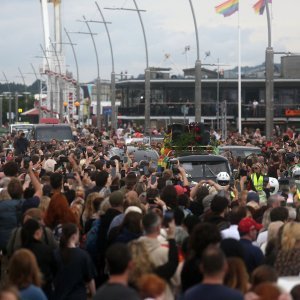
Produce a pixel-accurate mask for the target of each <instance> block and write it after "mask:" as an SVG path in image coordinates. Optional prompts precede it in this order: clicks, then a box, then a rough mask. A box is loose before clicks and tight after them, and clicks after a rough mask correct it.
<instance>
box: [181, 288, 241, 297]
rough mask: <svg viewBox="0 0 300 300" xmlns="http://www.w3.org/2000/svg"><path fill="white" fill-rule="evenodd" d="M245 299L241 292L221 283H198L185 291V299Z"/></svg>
mask: <svg viewBox="0 0 300 300" xmlns="http://www.w3.org/2000/svg"><path fill="white" fill-rule="evenodd" d="M195 299H198V300H201V299H203V300H206V299H209V300H220V299H222V300H243V299H244V297H243V295H242V293H241V292H239V291H236V290H234V289H231V288H228V287H226V286H224V285H221V284H197V285H195V286H193V287H192V288H190V289H188V290H187V291H186V292H185V293H184V300H195Z"/></svg>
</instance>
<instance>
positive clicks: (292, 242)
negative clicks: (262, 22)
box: [274, 222, 300, 276]
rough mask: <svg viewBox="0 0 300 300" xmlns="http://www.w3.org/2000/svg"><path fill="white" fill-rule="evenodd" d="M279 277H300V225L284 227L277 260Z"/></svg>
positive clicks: (292, 223)
mask: <svg viewBox="0 0 300 300" xmlns="http://www.w3.org/2000/svg"><path fill="white" fill-rule="evenodd" d="M274 266H275V269H276V271H277V272H278V275H279V276H298V275H299V273H300V223H296V222H289V223H287V224H285V225H284V227H283V231H282V237H281V248H280V250H279V252H278V254H277V257H276V260H275V265H274Z"/></svg>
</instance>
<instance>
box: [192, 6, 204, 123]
mask: <svg viewBox="0 0 300 300" xmlns="http://www.w3.org/2000/svg"><path fill="white" fill-rule="evenodd" d="M189 3H190V7H191V11H192V15H193V21H194V27H195V37H196V46H197V60H196V62H195V122H201V105H202V86H201V80H202V72H201V60H200V48H199V34H198V26H197V19H196V15H195V10H194V6H193V2H192V0H189Z"/></svg>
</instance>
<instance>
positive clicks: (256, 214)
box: [0, 126, 300, 300]
mask: <svg viewBox="0 0 300 300" xmlns="http://www.w3.org/2000/svg"><path fill="white" fill-rule="evenodd" d="M132 133H133V129H126V130H118V131H116V132H113V131H111V132H106V131H100V130H98V129H97V128H93V127H90V126H85V127H84V128H83V129H74V131H73V135H74V141H69V142H58V141H56V140H55V137H54V138H53V140H52V141H51V142H49V143H44V142H36V141H35V142H34V141H27V139H26V137H25V135H24V133H23V132H18V133H15V134H9V135H7V136H4V137H2V138H1V139H0V155H1V162H0V250H1V258H0V259H1V261H0V262H1V289H0V300H8V299H11V300H12V299H14V300H16V299H24V300H31V299H32V300H40V299H41V300H44V299H50V300H51V299H55V300H67V299H69V300H84V299H95V300H100V299H101V300H102V299H108V300H109V299H112V300H118V299H132V300H135V299H157V300H169V299H170V300H172V299H179V300H180V299H183V300H194V299H195V300H196V299H210V300H214V299H224V300H227V299H228V300H229V299H230V300H235V299H236V300H238V299H246V300H256V299H257V300H269V299H270V300H276V299H278V300H284V299H286V300H299V299H300V277H298V276H299V273H300V255H299V254H300V214H299V212H300V211H299V207H300V163H299V156H300V152H299V151H300V148H299V147H300V136H299V135H298V134H297V133H296V131H295V129H293V128H292V129H291V128H289V129H288V130H286V131H285V132H280V130H279V128H276V129H275V130H274V138H273V140H272V141H267V140H266V138H265V137H263V136H262V135H261V133H260V131H259V129H257V130H253V131H252V130H250V129H247V128H246V129H245V130H244V132H243V134H242V135H241V134H238V133H236V132H232V133H229V135H228V138H227V139H226V140H222V137H221V135H220V134H219V133H216V132H215V131H214V130H211V136H212V139H213V140H216V139H217V140H218V144H220V145H242V146H249V145H255V146H259V147H260V148H261V149H262V152H261V154H258V155H254V154H253V155H250V156H248V157H246V158H243V157H237V156H234V155H232V153H231V152H230V150H228V151H226V152H225V153H223V155H224V156H225V157H227V159H228V161H229V163H230V165H231V169H232V170H235V172H234V174H233V175H232V176H231V174H228V173H226V172H220V173H219V174H218V176H217V177H216V181H213V180H208V179H205V178H204V179H203V180H201V181H199V182H198V183H194V184H192V183H191V182H190V181H189V178H188V176H187V174H186V170H185V169H184V167H183V166H181V165H180V164H179V162H177V165H176V173H175V171H174V165H173V166H172V167H171V166H168V165H166V166H165V167H164V168H162V167H161V166H158V165H157V162H154V161H149V160H147V161H146V160H143V161H137V160H136V157H135V153H134V152H128V150H127V148H126V144H125V139H124V138H125V137H127V136H129V135H131V134H132ZM154 133H158V131H157V130H155V132H154ZM160 133H163V130H160ZM140 146H144V145H140ZM111 147H119V148H120V149H124V153H125V156H124V158H123V157H122V158H121V157H120V156H118V155H114V156H110V155H109V149H110V148H111ZM152 148H153V149H155V150H157V152H158V153H160V152H161V149H162V148H163V144H162V143H161V142H157V143H156V144H155V145H152ZM125 158H126V159H125ZM146 170H147V172H146ZM288 276H293V277H288ZM291 278H292V279H291Z"/></svg>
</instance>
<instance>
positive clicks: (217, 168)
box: [204, 161, 228, 177]
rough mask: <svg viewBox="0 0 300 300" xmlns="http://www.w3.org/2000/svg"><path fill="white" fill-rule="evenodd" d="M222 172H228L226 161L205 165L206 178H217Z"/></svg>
mask: <svg viewBox="0 0 300 300" xmlns="http://www.w3.org/2000/svg"><path fill="white" fill-rule="evenodd" d="M220 172H228V170H227V167H226V163H225V162H224V161H216V162H215V161H208V162H205V163H204V173H205V177H217V175H218V173H220Z"/></svg>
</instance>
